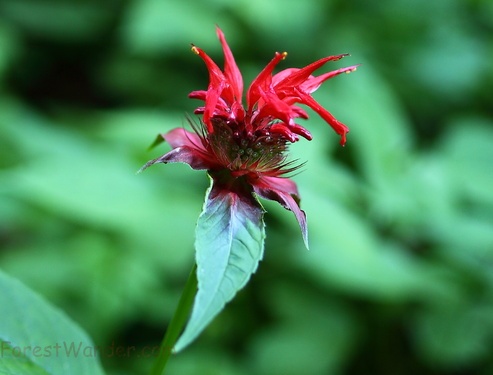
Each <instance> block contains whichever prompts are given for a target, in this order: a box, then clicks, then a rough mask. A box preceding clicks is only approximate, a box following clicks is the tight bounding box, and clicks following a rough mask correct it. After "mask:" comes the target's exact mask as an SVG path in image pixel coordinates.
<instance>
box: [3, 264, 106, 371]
mask: <svg viewBox="0 0 493 375" xmlns="http://www.w3.org/2000/svg"><path fill="white" fill-rule="evenodd" d="M0 290H1V295H2V298H3V300H4V301H3V303H1V304H0V316H2V319H1V321H0V341H1V346H2V348H1V349H2V355H1V357H2V360H1V361H0V372H3V373H5V374H7V373H8V374H14V373H15V374H21V373H22V374H28V373H29V374H53V375H55V374H60V375H62V374H64V375H67V374H74V375H78V374H81V375H82V374H87V375H97V374H103V371H102V369H101V367H100V365H99V362H98V360H97V358H98V353H97V351H96V350H97V348H96V347H95V346H94V344H93V343H92V342H91V340H90V339H89V338H88V337H87V336H86V334H85V333H84V332H82V331H81V330H80V328H78V327H77V326H76V325H75V324H74V323H73V322H72V321H70V320H69V319H68V318H67V317H66V316H65V315H64V314H63V313H62V312H60V311H59V310H57V309H55V308H53V307H52V306H50V305H48V304H47V303H46V302H45V301H44V300H43V299H41V298H40V297H39V296H38V295H36V294H35V293H33V292H32V291H31V290H29V289H27V288H26V287H25V286H23V285H22V284H21V283H19V282H18V281H16V280H15V279H12V278H10V277H9V276H7V275H5V274H3V273H2V272H0Z"/></svg>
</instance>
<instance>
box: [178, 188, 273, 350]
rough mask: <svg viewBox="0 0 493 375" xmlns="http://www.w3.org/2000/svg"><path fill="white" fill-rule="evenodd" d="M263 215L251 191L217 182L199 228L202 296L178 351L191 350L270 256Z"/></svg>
mask: <svg viewBox="0 0 493 375" xmlns="http://www.w3.org/2000/svg"><path fill="white" fill-rule="evenodd" d="M263 214H264V210H263V208H262V206H261V205H260V203H259V202H258V201H257V200H256V199H255V198H254V197H253V196H252V195H251V193H250V192H244V191H240V190H239V189H233V190H226V189H224V188H222V187H221V186H219V184H217V183H215V182H212V185H211V187H210V188H209V190H208V193H207V195H206V201H205V205H204V210H203V211H202V214H201V215H200V217H199V220H198V223H197V229H196V240H195V247H196V259H197V279H198V292H197V295H196V296H195V302H194V306H193V310H192V315H191V317H190V320H189V321H188V324H187V326H186V328H185V331H184V332H183V334H182V335H181V337H180V338H179V339H178V342H177V343H176V345H175V348H174V350H175V351H180V350H181V349H183V348H184V347H186V346H187V345H189V344H190V343H191V342H192V341H193V340H194V339H195V338H196V337H197V336H198V335H199V334H200V333H201V332H202V330H204V328H205V327H206V326H207V324H209V323H210V322H211V321H212V319H213V318H214V317H215V316H216V315H217V314H218V313H219V312H220V311H221V310H222V309H223V307H224V306H225V304H226V303H227V302H229V301H231V299H233V297H234V296H235V294H236V293H237V292H238V290H240V289H241V288H242V287H243V286H245V284H246V283H247V282H248V280H249V279H250V276H251V274H252V273H254V272H255V270H256V269H257V266H258V262H259V261H260V260H261V259H262V256H263V251H264V239H265V229H264V222H263Z"/></svg>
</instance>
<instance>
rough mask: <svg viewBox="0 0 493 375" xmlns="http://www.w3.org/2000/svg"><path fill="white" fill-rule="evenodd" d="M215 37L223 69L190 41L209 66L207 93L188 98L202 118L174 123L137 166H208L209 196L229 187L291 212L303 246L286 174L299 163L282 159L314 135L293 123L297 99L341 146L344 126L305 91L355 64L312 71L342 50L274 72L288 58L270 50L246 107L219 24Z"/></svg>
mask: <svg viewBox="0 0 493 375" xmlns="http://www.w3.org/2000/svg"><path fill="white" fill-rule="evenodd" d="M217 35H218V37H219V40H220V42H221V45H222V49H223V52H224V59H225V63H224V70H221V69H220V68H219V67H218V66H217V65H216V63H215V62H214V61H213V60H212V59H211V58H210V57H209V56H208V55H207V54H206V53H205V52H204V51H203V50H202V49H200V48H199V47H197V46H195V45H192V51H193V52H194V53H196V54H197V55H198V56H200V57H201V58H202V60H203V61H204V62H205V65H206V67H207V69H208V71H209V86H208V88H207V90H199V91H193V92H191V93H190V94H189V97H190V98H193V99H199V100H202V101H204V105H203V106H200V107H198V108H197V109H196V110H195V114H198V115H202V118H201V120H200V121H198V122H194V121H192V120H191V119H189V122H190V123H191V125H192V127H193V130H194V132H190V131H187V130H185V129H183V128H176V129H173V130H171V131H170V132H168V133H166V134H162V135H161V136H160V137H161V141H162V140H164V141H166V142H167V143H169V145H170V146H171V147H172V150H171V151H169V152H168V153H166V154H165V155H163V156H161V157H159V158H157V159H154V160H151V161H149V162H148V163H147V164H146V165H145V166H144V167H143V169H145V168H147V167H149V166H150V165H153V164H156V163H172V162H183V163H187V164H189V165H190V167H192V168H193V169H202V170H207V171H208V173H209V175H210V176H211V178H212V180H213V187H212V190H211V192H210V196H209V199H214V197H216V196H220V195H224V193H225V192H234V193H235V196H237V197H239V198H240V199H243V200H245V201H246V202H249V203H248V204H250V205H253V206H256V205H258V203H256V200H255V198H254V196H253V193H255V194H256V195H257V196H259V197H262V198H264V199H269V200H274V201H277V202H279V203H280V204H281V205H282V206H283V207H284V208H286V209H288V210H291V211H292V212H293V213H294V214H295V216H296V219H297V220H298V223H299V225H300V228H301V232H302V234H303V238H304V241H305V244H306V243H307V226H306V217H305V213H304V211H302V210H301V209H300V206H299V203H300V198H299V192H298V189H297V186H296V184H295V182H294V181H292V180H291V179H289V178H288V177H287V174H289V173H290V172H293V171H295V170H296V169H297V168H299V166H300V165H296V164H293V162H290V161H288V160H287V155H286V151H287V148H288V145H289V144H290V143H293V142H296V141H298V140H299V138H300V137H303V138H305V139H307V140H311V139H312V135H311V134H310V132H309V131H308V130H307V129H305V128H304V127H303V126H301V125H299V124H297V123H296V122H295V121H296V120H297V119H298V118H302V119H307V118H308V114H307V113H306V112H305V111H304V110H303V109H302V108H301V107H299V106H298V105H297V104H304V105H306V106H308V107H309V108H311V109H313V110H314V111H315V112H316V113H317V114H318V115H319V116H320V117H322V118H323V119H324V120H325V121H326V122H327V123H328V124H329V125H330V126H331V127H332V128H333V129H334V130H335V132H336V133H337V134H339V135H340V137H341V140H340V143H341V144H342V145H344V144H345V142H346V133H347V132H348V131H349V129H348V128H347V127H346V125H344V124H343V123H341V122H339V121H338V120H337V119H336V118H335V117H334V116H333V115H332V114H331V113H330V112H328V111H327V110H326V109H325V108H323V107H322V106H321V105H320V104H319V103H317V102H316V101H315V99H314V98H313V97H312V95H311V94H312V93H313V92H314V91H316V90H317V89H318V88H319V87H320V85H321V84H322V83H323V82H325V81H326V80H328V79H330V78H332V77H335V76H336V75H339V74H341V73H349V72H352V71H354V70H355V69H356V67H357V66H350V67H346V68H341V69H337V70H334V71H331V72H328V73H324V74H321V75H319V76H313V75H312V73H314V72H315V71H316V70H317V69H319V68H321V67H322V66H323V65H324V64H325V63H327V62H329V61H336V60H339V59H341V58H343V57H345V56H347V54H342V55H336V56H328V57H324V58H322V59H320V60H318V61H315V62H314V63H312V64H310V65H307V66H305V67H304V68H301V69H298V68H288V69H285V70H282V71H280V72H279V73H277V74H273V71H274V68H275V67H276V66H277V64H278V63H279V62H280V61H281V60H283V59H285V57H286V56H287V53H286V52H283V53H279V52H276V53H275V55H274V58H273V59H272V60H271V61H270V62H269V63H268V64H267V66H266V67H265V68H264V69H263V70H262V71H261V72H260V74H259V75H258V76H257V77H256V78H255V79H254V80H253V82H252V83H251V85H250V87H249V88H248V90H247V92H246V107H244V106H243V78H242V75H241V72H240V70H239V69H238V66H237V65H236V62H235V59H234V57H233V54H232V52H231V50H230V48H229V46H228V44H227V42H226V39H225V37H224V34H223V32H222V31H221V30H220V29H219V28H217Z"/></svg>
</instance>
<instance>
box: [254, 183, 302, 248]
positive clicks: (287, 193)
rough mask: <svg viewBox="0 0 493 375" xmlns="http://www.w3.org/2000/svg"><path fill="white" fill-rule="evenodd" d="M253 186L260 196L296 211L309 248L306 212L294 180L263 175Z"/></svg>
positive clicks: (295, 213)
mask: <svg viewBox="0 0 493 375" xmlns="http://www.w3.org/2000/svg"><path fill="white" fill-rule="evenodd" d="M252 186H253V190H254V191H255V193H256V194H257V195H258V196H259V197H262V198H264V199H269V200H273V201H276V202H279V203H280V204H281V205H282V206H283V207H284V208H285V209H287V210H290V211H292V212H293V213H294V216H295V217H296V220H297V221H298V224H299V226H300V229H301V234H302V236H303V241H304V243H305V246H306V247H307V248H308V227H307V224H306V214H305V212H304V211H303V210H302V209H301V208H300V206H299V195H298V188H297V187H296V184H295V183H294V181H292V180H290V179H287V178H281V177H261V178H259V179H258V180H256V181H255V182H254V183H252Z"/></svg>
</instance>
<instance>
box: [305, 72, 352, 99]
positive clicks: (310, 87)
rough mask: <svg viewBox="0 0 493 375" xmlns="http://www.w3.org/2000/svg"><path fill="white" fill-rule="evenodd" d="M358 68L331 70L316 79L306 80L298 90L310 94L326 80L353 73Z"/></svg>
mask: <svg viewBox="0 0 493 375" xmlns="http://www.w3.org/2000/svg"><path fill="white" fill-rule="evenodd" d="M358 66H359V65H353V66H348V67H347V68H341V69H337V70H333V71H331V72H328V73H325V74H322V75H319V76H318V77H313V78H308V79H307V80H306V82H305V83H302V84H301V85H300V88H301V89H302V90H303V91H305V92H306V93H308V94H310V93H312V92H314V91H315V90H317V89H318V88H319V87H320V85H321V84H322V83H323V82H325V81H327V80H328V79H330V78H333V77H335V76H337V75H339V74H342V73H351V72H354V71H355V70H356V68H357V67H358Z"/></svg>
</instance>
